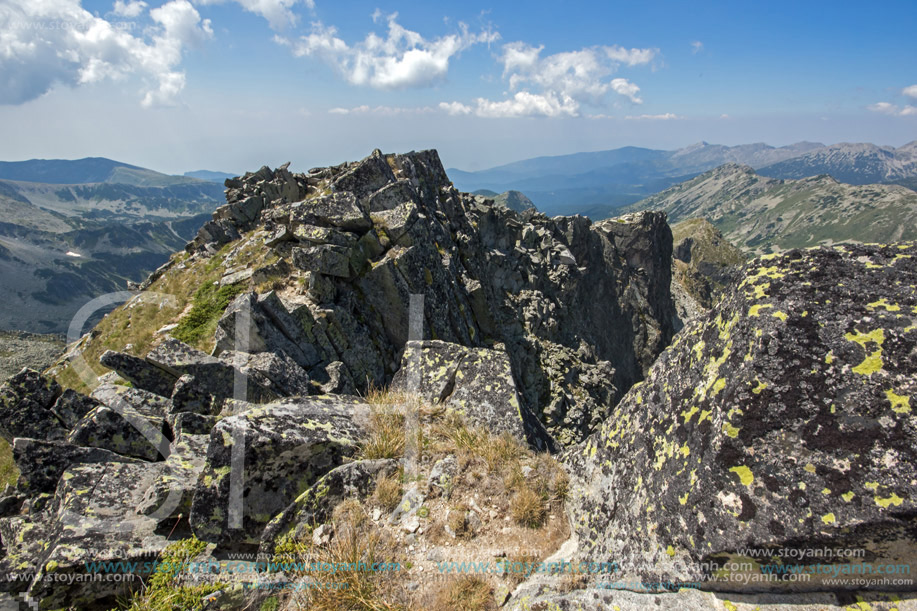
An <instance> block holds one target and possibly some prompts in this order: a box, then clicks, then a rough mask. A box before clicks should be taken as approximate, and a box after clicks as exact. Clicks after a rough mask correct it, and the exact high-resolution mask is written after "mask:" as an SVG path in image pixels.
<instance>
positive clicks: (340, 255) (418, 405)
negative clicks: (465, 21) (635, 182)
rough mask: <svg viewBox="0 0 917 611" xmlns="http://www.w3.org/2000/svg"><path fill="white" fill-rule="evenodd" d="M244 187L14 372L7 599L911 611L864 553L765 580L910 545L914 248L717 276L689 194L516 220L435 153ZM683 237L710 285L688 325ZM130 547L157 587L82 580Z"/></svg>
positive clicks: (5, 535)
mask: <svg viewBox="0 0 917 611" xmlns="http://www.w3.org/2000/svg"><path fill="white" fill-rule="evenodd" d="M226 187H227V189H226V198H227V203H226V204H225V205H223V206H221V207H220V208H219V209H217V211H216V212H215V213H214V215H213V218H212V220H210V221H209V222H207V223H206V224H205V225H204V226H203V227H202V228H201V229H200V231H199V232H198V234H197V236H196V237H195V239H194V240H193V241H191V242H190V243H189V244H188V245H187V247H186V249H185V251H184V252H182V253H178V254H176V255H174V256H173V257H172V258H171V260H170V261H169V262H168V263H167V264H166V265H164V266H162V267H161V268H159V269H158V270H157V271H156V272H155V273H154V274H152V275H151V276H150V278H148V279H147V281H146V282H144V283H143V284H142V285H141V286H140V288H141V289H142V290H141V291H140V292H139V293H137V294H136V295H135V296H134V297H132V298H131V299H130V300H128V302H127V303H125V304H124V305H122V306H121V307H120V308H118V309H117V310H115V311H114V312H112V313H110V314H108V315H107V316H106V317H105V318H103V319H102V321H101V322H100V323H99V324H98V325H97V326H96V328H95V329H93V330H92V331H91V332H90V333H87V334H86V335H85V336H83V337H82V338H81V339H80V340H79V341H78V342H76V343H75V344H73V345H71V346H70V347H69V348H68V353H67V355H66V356H65V358H64V359H63V360H62V361H60V362H59V363H57V364H56V365H55V367H53V368H52V369H50V370H48V371H46V372H39V371H35V370H31V369H23V370H22V371H20V372H19V373H17V374H16V375H14V376H13V377H12V378H10V379H9V380H8V381H7V382H6V383H5V384H4V385H3V386H2V387H0V435H2V437H3V438H4V439H5V440H6V441H8V442H9V443H10V444H11V448H12V454H13V459H14V460H15V462H16V465H17V467H18V477H16V478H15V484H14V485H11V486H9V487H7V489H6V490H5V491H4V493H3V495H2V497H0V538H2V545H3V553H2V555H0V573H2V574H3V575H6V576H7V579H5V580H3V581H0V590H2V591H3V592H5V593H6V594H2V593H0V594H2V595H0V604H5V603H6V601H7V600H9V599H7V598H3V596H13V595H14V596H18V597H19V598H20V599H21V600H24V601H26V600H31V601H35V602H36V603H37V604H38V605H39V608H41V609H59V608H77V609H111V608H112V607H115V606H119V607H121V608H126V607H127V606H130V605H134V607H132V608H155V609H159V608H170V609H178V608H181V609H189V608H194V609H204V608H206V609H240V608H256V609H257V608H261V609H277V608H278V605H281V604H287V603H288V604H289V606H288V607H283V608H296V605H299V607H300V608H321V609H331V608H412V609H414V608H417V609H430V608H435V609H485V608H491V607H493V606H495V605H502V604H506V605H509V606H510V607H513V608H518V609H539V610H541V609H554V608H558V609H578V608H583V609H592V608H614V607H615V606H617V607H618V608H621V609H643V608H649V607H653V606H663V605H668V606H667V607H665V608H675V607H677V608H698V609H700V608H709V607H711V606H712V607H713V608H725V609H730V610H733V611H734V610H735V609H742V611H745V609H746V608H747V609H752V608H754V605H757V604H763V603H768V602H776V603H779V604H792V603H801V604H802V603H804V604H802V606H800V607H799V609H800V610H801V609H808V608H812V609H815V608H825V607H824V606H819V605H843V604H846V602H845V601H857V603H858V604H859V603H862V604H864V605H865V604H870V603H872V602H875V603H876V605H877V606H876V607H874V608H877V609H882V610H883V611H885V610H886V609H890V608H891V607H889V606H883V605H884V602H883V601H886V599H883V598H878V599H877V598H876V597H875V596H874V595H873V593H872V592H871V589H870V588H869V587H864V586H863V584H862V583H861V582H860V581H856V580H855V579H851V578H842V579H841V580H840V581H837V580H835V581H829V579H828V577H829V574H828V573H820V574H818V575H817V576H816V578H814V579H810V580H806V581H805V582H804V583H803V582H799V583H797V582H796V581H795V580H793V581H790V580H780V581H778V582H777V583H776V584H775V583H774V582H772V581H770V582H769V581H767V580H762V579H761V578H762V576H766V573H767V572H768V571H770V570H772V568H773V567H774V566H786V563H785V562H784V561H785V560H786V559H787V558H790V557H805V556H804V555H802V556H799V555H797V556H789V555H787V553H786V550H795V551H797V552H800V553H801V552H804V551H805V550H808V549H812V548H816V547H817V548H819V549H830V550H835V551H840V550H847V549H857V550H862V551H863V555H862V556H858V557H857V559H856V561H855V562H851V561H849V559H848V558H847V557H843V560H837V561H833V562H829V563H828V564H829V565H830V566H833V567H841V568H843V567H850V566H853V565H856V566H861V567H862V566H864V565H865V564H867V563H875V564H880V563H881V564H883V565H889V564H894V565H899V566H904V565H907V566H910V563H911V562H912V560H913V559H914V558H913V556H914V550H915V549H917V547H915V540H917V532H915V527H914V517H915V515H917V514H915V508H914V503H913V498H914V492H915V490H914V486H915V482H917V473H915V472H914V464H915V458H917V457H915V447H917V443H915V441H917V440H915V430H914V426H915V422H914V416H913V414H912V405H913V401H914V400H915V394H917V386H915V382H914V380H915V376H914V372H915V370H917V352H915V348H914V346H915V345H917V331H915V328H917V327H915V323H914V319H915V318H917V297H915V285H917V263H915V259H914V257H915V256H917V246H914V245H913V244H900V245H899V244H892V245H887V246H864V245H850V246H836V247H833V248H821V249H815V250H807V251H799V250H792V251H789V252H786V253H783V254H778V255H770V256H767V257H762V258H759V259H755V260H753V261H751V262H749V263H747V264H744V267H742V268H738V263H739V261H738V260H735V261H733V260H731V259H730V260H729V261H727V262H726V263H728V264H729V265H730V266H732V265H735V266H736V269H737V270H738V271H735V272H734V273H733V271H732V268H731V267H730V270H729V273H728V274H727V273H718V272H717V273H712V272H710V269H708V267H709V266H708V267H704V265H703V264H704V259H705V258H709V257H708V255H707V254H705V253H708V252H709V251H710V250H711V249H710V248H707V247H706V246H704V245H705V244H707V243H708V242H710V244H713V245H715V246H716V248H715V249H714V250H715V251H716V252H723V250H724V249H727V248H726V247H727V246H728V245H726V244H723V243H722V242H724V240H723V239H722V236H721V235H719V234H718V233H716V234H712V233H710V232H709V231H706V230H704V232H702V233H704V235H707V234H710V235H712V236H713V238H715V239H714V240H713V241H710V240H706V238H705V240H701V239H700V237H698V236H700V235H701V234H700V233H698V232H697V231H693V233H692V234H691V235H692V236H694V237H692V238H691V240H690V241H685V240H682V241H680V242H679V244H680V246H679V249H678V252H675V253H673V237H672V231H671V230H670V228H669V226H668V224H667V220H666V216H665V214H663V213H657V212H643V213H637V214H631V215H627V216H623V217H620V218H615V219H609V220H606V221H602V222H600V223H592V222H591V221H589V220H588V219H586V218H583V217H576V216H574V217H555V218H548V217H546V216H544V215H542V214H540V213H538V212H537V211H536V210H534V209H526V210H523V211H522V212H516V211H514V210H511V209H509V208H507V207H505V206H502V205H499V204H498V203H495V202H494V201H493V200H491V199H488V198H487V197H486V196H482V195H472V194H467V193H462V192H459V191H458V190H456V189H455V188H454V187H453V186H452V184H451V183H450V181H449V179H448V177H447V176H446V173H445V171H444V170H443V168H442V165H441V163H440V161H439V157H438V155H437V153H436V152H435V151H423V152H419V153H415V152H412V153H407V154H403V155H384V154H382V153H381V152H380V151H374V152H373V153H372V154H371V155H370V156H368V157H367V158H365V159H363V160H361V161H358V162H354V163H345V164H341V165H338V166H333V167H326V168H316V169H313V170H310V171H309V172H308V173H305V174H297V173H292V172H290V171H289V169H288V167H287V166H281V167H280V168H277V169H275V170H272V169H270V168H267V167H264V168H261V169H260V170H259V171H257V172H252V173H248V174H245V175H244V176H240V177H237V178H233V179H228V180H227V181H226ZM727 250H728V249H727ZM673 254H675V255H676V256H677V257H678V258H679V261H681V262H682V263H685V264H687V263H691V264H692V265H693V266H694V267H692V268H691V269H692V270H693V271H694V272H697V274H700V275H697V278H698V279H697V282H696V285H697V286H701V285H702V286H703V287H707V288H709V289H710V290H709V291H707V292H706V293H703V295H705V296H706V297H707V298H708V299H707V300H706V301H703V300H699V301H702V303H697V305H696V307H695V308H694V309H693V310H692V311H693V314H691V316H693V320H684V319H685V318H687V317H688V314H686V313H685V312H687V310H685V309H684V308H683V307H680V308H679V310H676V307H675V303H674V300H673V296H672V290H673V288H672V287H673V286H676V287H677V286H680V285H679V279H678V278H676V279H675V280H676V282H675V283H674V284H673V274H672V269H673V265H674V266H675V267H676V269H679V270H681V268H682V267H683V266H681V267H680V266H679V264H678V263H673ZM733 258H734V259H737V257H733ZM726 263H723V262H722V261H712V260H711V261H710V264H711V265H713V264H716V265H720V264H722V265H726ZM714 267H715V266H714ZM711 269H712V268H711ZM718 269H719V268H716V269H714V270H713V271H714V272H716V271H717V270H718ZM682 271H684V270H682ZM682 275H684V274H682ZM695 275H696V274H695ZM701 276H703V277H701ZM692 277H693V276H692ZM708 279H712V280H711V283H706V284H704V282H706V281H707V280H708ZM713 280H715V281H716V282H715V284H712V281H713ZM681 281H682V282H683V280H681ZM689 289H690V287H689ZM686 290H687V289H686ZM690 292H691V291H690V290H687V292H685V290H683V291H682V293H684V295H683V296H685V295H686V296H688V297H690V295H689V294H688V293H690ZM694 292H695V293H697V291H694ZM697 294H698V295H700V293H697ZM714 295H716V296H717V298H718V301H717V300H716V299H714V298H713V296H714ZM719 296H721V298H720V297H719ZM679 299H681V297H679ZM708 307H709V308H710V309H709V311H707V310H705V309H704V308H708ZM686 323H687V324H686ZM677 329H681V330H680V331H678V333H677V334H676V330H677ZM552 456H553V457H552ZM564 541H566V542H564ZM236 554H243V557H247V558H259V559H266V560H269V561H272V562H274V561H278V559H283V558H286V559H288V560H289V559H290V558H292V559H293V560H302V559H309V560H317V561H321V562H324V563H326V564H327V563H329V562H331V563H334V562H346V563H351V564H348V566H351V565H355V564H359V563H361V562H370V563H372V562H375V561H376V560H380V559H384V560H387V561H393V560H397V561H398V562H399V563H401V564H400V565H399V566H400V567H401V569H403V572H402V573H399V575H397V576H393V575H391V574H373V573H369V574H364V573H360V574H358V572H354V571H353V570H351V569H348V570H344V571H343V572H340V573H337V574H336V575H335V576H334V577H335V579H338V580H340V581H342V582H346V583H347V584H349V586H348V588H340V589H335V588H325V587H323V584H324V585H327V584H326V582H325V581H324V579H325V577H328V576H327V575H326V576H324V577H323V576H322V575H318V574H316V573H310V572H309V570H307V569H303V568H302V566H301V565H295V564H294V565H289V564H288V565H276V564H272V565H271V567H273V568H270V569H267V568H265V567H262V570H261V572H260V573H259V574H258V575H242V574H240V573H239V572H238V571H237V572H235V573H234V572H233V571H231V570H229V569H230V565H234V563H235V560H236V559H237V558H239V557H240V556H238V555H236ZM245 554H248V556H244V555H245ZM552 554H553V556H552ZM838 557H839V558H840V556H838ZM519 558H523V559H524V560H522V561H520V560H518V559H519ZM805 558H806V560H805V562H803V563H802V564H803V565H805V566H811V565H814V562H815V560H813V559H811V558H808V557H805ZM164 559H168V560H169V561H170V562H181V563H186V562H187V561H190V560H197V561H200V562H206V563H207V566H208V567H211V566H212V567H214V569H213V571H212V572H213V575H211V576H212V577H213V576H214V575H215V577H214V579H215V580H217V581H213V582H212V583H211V582H205V581H202V579H203V578H202V577H200V576H195V575H191V574H189V573H188V572H187V571H184V569H182V570H177V569H176V570H173V571H171V573H170V572H169V571H165V572H164V571H163V570H161V569H156V568H155V567H156V566H157V565H156V562H159V561H162V560H164ZM494 559H497V560H498V561H499V562H500V563H504V564H501V565H500V566H503V567H504V568H503V569H501V571H500V572H497V573H491V572H488V573H487V574H486V575H471V574H468V575H465V574H463V575H456V576H455V579H449V580H445V581H442V580H440V581H442V583H440V581H437V580H436V579H428V578H427V577H428V576H429V575H431V574H434V575H436V574H438V573H439V574H440V575H439V576H442V575H441V574H442V573H443V566H445V565H446V564H448V563H447V561H453V560H454V561H457V562H459V563H460V562H463V561H467V560H483V561H485V562H486V561H492V560H494ZM511 559H512V560H513V562H510V560H511ZM525 559H527V560H525ZM544 559H548V560H551V561H554V560H556V561H557V564H556V566H561V567H563V566H565V563H566V566H568V565H569V563H570V562H571V561H574V562H579V561H582V562H585V563H586V566H589V563H600V564H602V563H604V564H602V565H603V566H606V567H608V566H613V567H614V570H611V571H604V573H603V574H601V575H600V574H592V573H588V572H587V573H586V574H577V575H569V574H563V575H555V574H551V572H550V571H548V572H546V573H545V572H544V571H540V570H535V569H534V568H532V566H533V565H532V561H533V560H534V561H541V560H544ZM819 560H822V558H821V557H819ZM147 561H155V562H147ZM106 562H111V563H121V564H120V565H118V566H120V569H117V570H120V571H122V572H123V571H126V570H127V569H125V568H124V567H125V566H128V567H133V568H130V569H129V571H128V572H131V573H132V574H134V575H135V576H136V577H137V578H138V579H140V578H142V579H144V580H145V581H144V582H143V587H141V586H140V585H138V584H137V583H135V584H133V585H125V584H124V583H120V582H118V581H114V580H107V581H99V580H91V579H87V577H91V576H92V574H93V573H94V572H98V571H99V570H103V572H104V569H99V568H98V567H99V566H100V565H99V564H97V563H106ZM526 562H528V563H529V564H528V565H527V564H526ZM124 563H127V564H124ZM131 563H137V564H131ZM520 563H521V566H522V567H523V569H522V570H520V571H516V572H512V571H509V570H508V569H507V568H506V567H508V566H515V565H519V564H520ZM107 566H109V567H110V566H112V565H107ZM181 566H182V567H184V566H185V565H184V564H182V565H181ZM578 566H579V565H578ZM792 566H797V565H796V564H793V565H792ZM93 567H96V568H93ZM137 567H145V568H137ZM525 567H528V568H525ZM737 567H738V568H737ZM768 567H770V568H768ZM236 568H238V567H236ZM841 568H838V570H837V571H835V573H831V574H830V576H831V577H832V578H834V577H837V573H838V572H840V570H841ZM447 572H448V571H447ZM609 573H612V574H613V575H610V574H609ZM788 582H789V586H790V587H789V588H788V587H787V583H788ZM289 583H297V584H300V585H302V584H311V586H314V587H311V589H308V591H305V590H307V589H305V588H303V589H302V590H304V591H300V592H296V593H292V592H283V593H277V592H276V591H275V590H274V589H273V588H274V587H275V586H278V584H279V585H280V586H282V585H283V584H289ZM909 583H910V582H909ZM272 584H273V585H272ZM393 584H397V587H396V585H393ZM911 585H912V584H911ZM436 588H439V589H436ZM683 588H690V589H683ZM908 588H911V586H906V585H900V584H899V585H897V586H894V587H888V588H879V589H883V590H886V591H889V592H892V594H889V596H891V595H894V596H899V594H898V593H896V592H899V593H900V592H905V591H909V590H908ZM280 589H281V591H282V588H280ZM873 589H875V588H873ZM911 589H913V588H911ZM344 590H348V591H349V592H350V593H342V592H343V591H344ZM679 590H680V591H679ZM647 591H650V592H651V593H647ZM335 592H336V593H335ZM736 592H741V593H742V594H741V595H740V596H738V597H736V596H735V595H734V593H736ZM836 592H843V593H844V594H843V595H838V596H835V594H834V593H836ZM864 592H865V593H864ZM724 593H730V594H729V596H731V597H732V599H734V601H730V600H727V599H725V598H723V596H725V594H724ZM758 594H760V596H758V597H757V598H755V596H757V595H758ZM792 595H798V596H799V597H801V598H799V599H798V600H793V599H792V598H787V596H792ZM131 596H138V597H144V598H142V601H141V599H139V598H138V599H134V602H133V603H131V602H127V603H125V602H124V601H125V600H130V597H131ZM768 596H769V597H771V598H767V597H768ZM844 596H846V598H844ZM883 596H884V594H883ZM157 597H160V598H157ZM163 597H164V598H163ZM348 597H349V598H348ZM888 600H891V599H890V598H889V599H888ZM157 601H158V602H157ZM168 601H172V602H168ZM176 601H181V602H176ZM377 603H378V604H377ZM879 603H882V604H879ZM895 604H898V603H897V602H896V603H895ZM144 605H145V606H144ZM157 605H166V606H157ZM168 605H171V606H168ZM176 605H177V606H176ZM806 605H808V606H806ZM828 608H832V607H830V606H829V607H828ZM860 608H863V607H860ZM900 608H908V607H907V605H905V604H903V603H902V604H901V605H900Z"/></svg>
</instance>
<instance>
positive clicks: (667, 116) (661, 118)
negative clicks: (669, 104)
mask: <svg viewBox="0 0 917 611" xmlns="http://www.w3.org/2000/svg"><path fill="white" fill-rule="evenodd" d="M624 118H625V119H627V120H629V121H671V120H673V119H680V118H681V117H679V116H678V115H676V114H674V113H671V112H667V113H665V114H661V115H636V116H634V115H629V116H627V117H624Z"/></svg>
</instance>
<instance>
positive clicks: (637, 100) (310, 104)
mask: <svg viewBox="0 0 917 611" xmlns="http://www.w3.org/2000/svg"><path fill="white" fill-rule="evenodd" d="M915 26H917V2H914V1H913V0H903V1H899V0H883V2H878V3H870V4H868V5H865V4H864V3H863V2H861V1H857V2H848V1H843V0H834V1H831V2H823V1H821V0H806V1H805V2H799V1H798V0H795V1H793V2H785V1H783V0H770V1H768V2H760V1H756V2H752V1H749V0H730V1H723V2H703V1H701V0H697V1H695V2H683V1H678V2H676V1H672V2H661V1H654V0H647V1H645V2H602V3H596V2H583V1H579V0H574V1H568V2H563V3H559V2H556V1H555V2H547V1H545V0H528V1H527V2H507V1H505V0H504V1H502V2H489V3H488V2H477V1H475V0H467V1H463V2H461V3H458V2H429V1H426V2H417V1H414V0H411V1H406V0H404V1H388V0H373V1H362V0H361V1H354V2H346V1H338V2H330V1H328V0H190V1H189V0H168V1H166V2H162V1H160V0H145V1H139V0H116V1H115V2H114V3H112V2H110V1H96V0H0V159H2V160H7V161H16V160H23V159H31V158H46V159H50V158H54V159H76V158H81V157H89V156H98V157H109V158H112V159H116V160H118V161H123V162H127V163H131V164H135V165H140V166H143V167H148V168H151V169H155V170H158V171H161V172H167V173H176V174H181V173H183V172H185V171H190V170H199V169H209V170H217V171H225V172H232V173H241V172H244V171H247V170H254V169H257V168H258V167H260V166H262V165H269V166H271V167H275V166H277V165H280V164H282V163H284V162H286V161H291V162H292V169H294V170H298V171H303V170H306V169H308V168H310V167H313V166H324V165H332V164H337V163H340V162H343V161H349V160H356V159H360V158H362V157H365V156H366V155H368V154H370V152H371V151H372V150H373V149H375V148H380V149H382V150H383V151H384V152H387V153H388V152H406V151H408V150H421V149H427V148H436V149H438V150H439V152H440V156H441V158H442V159H443V162H444V164H445V165H446V167H456V168H460V169H464V170H478V169H484V168H488V167H492V166H495V165H499V164H503V163H508V162H512V161H516V160H519V159H525V158H530V157H534V156H540V155H560V154H567V153H573V152H581V151H595V150H607V149H613V148H617V147H621V146H643V147H649V148H662V149H677V148H681V147H684V146H688V145H690V144H693V143H695V142H699V141H701V140H704V141H708V142H712V143H717V144H728V145H736V144H745V143H751V142H766V143H768V144H771V145H775V146H781V145H786V144H791V143H793V142H798V141H802V140H808V141H816V142H823V143H826V144H833V143H837V142H873V143H875V144H880V145H889V146H901V145H903V144H906V143H907V142H909V141H912V140H915V139H917V36H914V34H913V33H914V31H915Z"/></svg>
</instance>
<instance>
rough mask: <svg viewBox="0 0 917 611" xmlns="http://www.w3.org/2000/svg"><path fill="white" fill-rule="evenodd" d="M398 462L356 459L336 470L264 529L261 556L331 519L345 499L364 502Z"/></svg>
mask: <svg viewBox="0 0 917 611" xmlns="http://www.w3.org/2000/svg"><path fill="white" fill-rule="evenodd" d="M398 466H399V462H398V461H397V460H386V459H380V460H358V461H355V462H351V463H347V464H345V465H341V466H340V467H336V468H334V469H332V470H331V471H329V472H328V474H327V475H325V476H324V477H322V478H321V479H319V480H318V481H317V482H316V483H315V484H313V485H312V486H311V487H310V488H309V489H308V490H306V491H305V492H304V493H302V494H301V495H300V496H299V498H297V499H296V500H295V501H294V502H293V503H291V504H290V506H289V507H287V508H286V509H284V510H283V512H282V513H280V514H278V515H277V516H276V517H275V518H274V519H273V520H271V521H270V523H269V524H268V525H267V527H265V529H264V532H263V534H262V535H261V547H260V549H259V550H258V552H259V553H260V554H268V555H270V554H273V553H274V548H275V547H276V545H277V543H278V542H279V541H282V540H283V538H284V537H290V538H293V539H302V538H303V537H304V536H305V533H306V529H307V528H313V527H315V526H316V525H318V524H322V523H324V522H327V521H328V520H330V519H331V514H332V512H333V511H334V508H335V507H336V506H337V505H339V504H340V503H342V502H343V501H345V500H347V499H365V498H366V497H368V496H369V495H370V494H372V492H373V489H374V488H375V483H376V480H377V479H378V478H380V477H383V476H386V475H391V474H393V473H395V472H396V471H397V470H398Z"/></svg>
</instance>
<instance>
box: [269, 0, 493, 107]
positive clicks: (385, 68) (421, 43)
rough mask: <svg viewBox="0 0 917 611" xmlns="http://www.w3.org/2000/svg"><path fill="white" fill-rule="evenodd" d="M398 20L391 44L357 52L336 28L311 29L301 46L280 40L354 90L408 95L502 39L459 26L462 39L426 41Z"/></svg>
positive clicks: (374, 38)
mask: <svg viewBox="0 0 917 611" xmlns="http://www.w3.org/2000/svg"><path fill="white" fill-rule="evenodd" d="M397 17H398V14H397V13H394V14H392V15H389V16H388V18H387V20H388V36H387V37H386V38H381V37H379V36H378V35H376V34H375V33H371V34H369V35H367V36H366V38H365V39H364V40H363V41H362V42H360V43H357V44H355V45H353V46H350V45H348V44H347V43H346V42H344V41H343V40H342V39H340V38H338V36H337V29H336V28H334V27H325V26H324V25H322V24H321V23H314V24H312V33H311V34H309V35H308V36H303V37H301V38H300V39H299V40H296V41H289V40H286V39H283V38H280V37H275V40H276V41H277V42H279V43H281V44H285V45H288V46H290V47H291V48H292V50H293V54H294V55H296V56H298V57H303V56H307V57H312V56H314V57H318V58H321V59H322V60H324V61H326V62H327V63H329V64H330V65H332V66H333V67H334V68H336V69H337V70H338V71H339V72H340V73H341V75H342V76H343V77H344V78H345V79H346V80H347V81H348V82H350V83H352V84H354V85H363V86H369V87H374V88H376V89H403V88H408V87H425V86H428V85H431V84H432V83H435V82H436V81H438V80H441V79H443V78H444V77H445V76H446V74H447V73H448V71H449V62H450V60H451V59H452V58H453V57H454V56H456V55H458V54H459V53H461V52H462V51H464V50H465V49H467V48H469V47H471V46H472V45H476V44H480V43H488V44H489V43H492V42H494V41H495V40H498V39H499V37H500V35H499V34H497V33H496V32H493V31H490V30H485V31H482V32H480V33H478V34H472V33H471V32H470V31H469V30H468V26H467V25H465V24H464V23H459V32H458V33H456V34H449V35H447V36H442V37H440V38H436V39H433V40H427V39H425V38H424V37H423V36H421V35H420V34H418V33H417V32H414V31H411V30H408V29H406V28H404V27H402V26H401V25H399V24H398V22H397ZM373 18H374V20H378V19H379V18H381V13H378V12H377V13H374V14H373Z"/></svg>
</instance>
